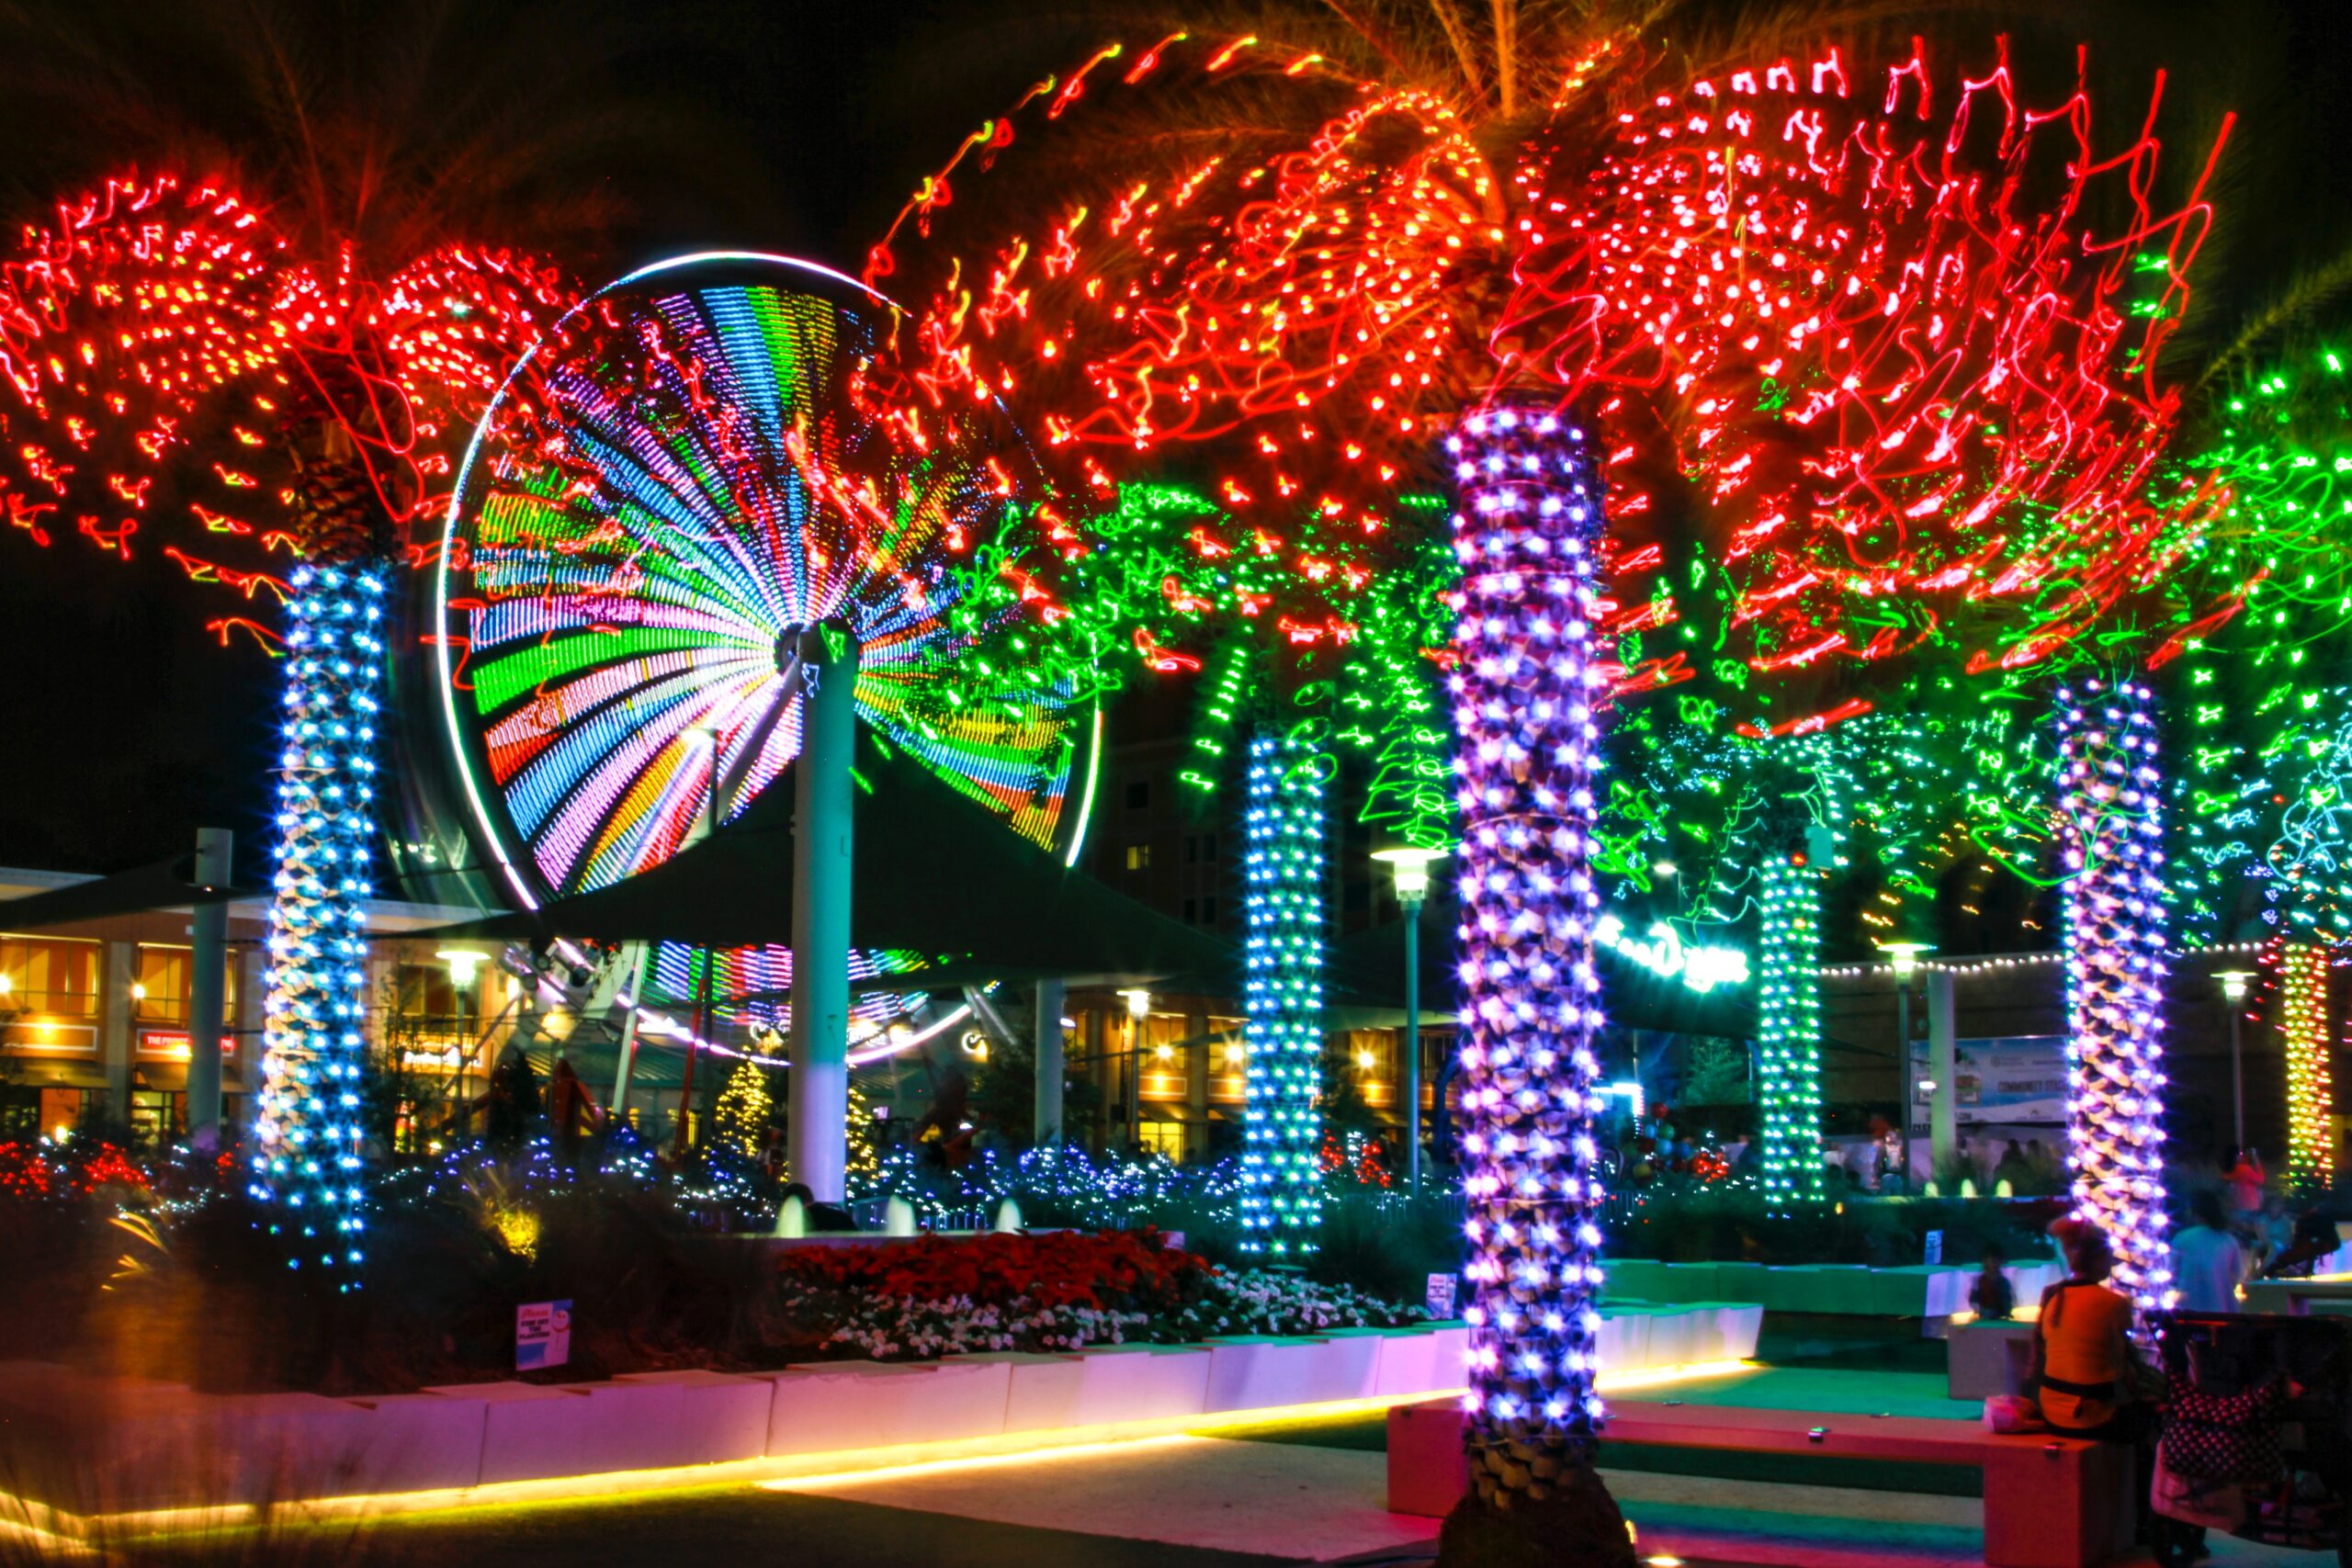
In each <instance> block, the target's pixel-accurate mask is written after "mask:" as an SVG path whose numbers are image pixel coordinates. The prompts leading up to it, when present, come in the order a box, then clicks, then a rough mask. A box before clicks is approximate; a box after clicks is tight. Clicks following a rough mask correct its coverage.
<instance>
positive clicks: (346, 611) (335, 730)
mask: <svg viewBox="0 0 2352 1568" xmlns="http://www.w3.org/2000/svg"><path fill="white" fill-rule="evenodd" d="M385 579H386V572H385V570H384V569H383V568H381V567H380V566H371V565H368V564H360V565H356V566H355V565H316V566H313V565H305V566H301V567H298V568H296V569H295V570H294V573H293V576H292V579H291V587H292V590H293V596H292V597H291V598H290V599H289V600H288V602H287V633H286V645H287V660H286V718H285V728H284V731H283V736H282V741H281V746H280V750H279V756H278V775H277V776H278V785H277V870H276V872H275V874H273V876H272V879H271V887H272V894H271V898H270V907H269V940H268V953H267V961H266V967H265V972H264V981H263V983H264V986H265V987H266V990H265V993H264V996H263V1001H262V1027H263V1037H262V1043H263V1053H264V1054H263V1057H262V1072H263V1081H262V1085H261V1093H260V1114H259V1115H258V1116H257V1117H256V1118H255V1124H254V1141H255V1144H256V1149H255V1152H254V1156H253V1169H254V1181H253V1183H252V1191H253V1195H254V1199H255V1200H256V1201H260V1202H262V1203H264V1204H266V1205H267V1212H268V1221H267V1224H268V1225H269V1228H270V1230H271V1232H272V1234H274V1235H279V1236H281V1237H283V1238H284V1239H285V1240H286V1242H287V1244H288V1245H287V1263H288V1266H289V1267H292V1268H297V1269H302V1268H311V1269H320V1270H322V1271H325V1272H326V1273H328V1274H329V1275H330V1276H331V1277H334V1278H335V1280H336V1281H337V1284H338V1286H339V1287H340V1288H342V1289H345V1290H348V1289H350V1288H352V1287H353V1286H354V1285H356V1283H357V1278H358V1272H359V1269H360V1267H361V1265H362V1264H363V1263H364V1262H365V1261H366V1256H367V1255H366V1251H365V1247H364V1245H363V1233H364V1231H365V1229H366V1225H367V1221H366V1216H365V1213H364V1189H363V1185H362V1184H363V1177H362V1173H361V1168H362V1163H363V1162H362V1159H361V1156H360V1140H361V1137H362V1135H363V1132H362V1125H361V1118H360V1112H361V1105H360V1092H359V1091H360V1081H359V1079H360V1071H361V1068H362V1066H363V1065H364V1063H365V1060H366V1055H367V1033H366V1030H367V1021H368V995H367V983H368V913H367V900H368V897H370V896H371V895H372V894H373V892H374V885H373V883H372V881H371V880H370V873H369V868H368V845H369V843H370V842H371V840H373V838H374V833H375V814H374V810H375V800H376V760H375V752H376V729H377V723H378V719H379V711H380V710H379V697H378V691H379V686H380V682H381V681H382V677H383V668H384V643H383V626H382V618H383V597H384V588H385Z"/></svg>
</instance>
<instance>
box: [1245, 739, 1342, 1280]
mask: <svg viewBox="0 0 2352 1568" xmlns="http://www.w3.org/2000/svg"><path fill="white" fill-rule="evenodd" d="M1323 789H1324V779H1323V773H1322V769H1321V767H1320V766H1319V763H1318V760H1317V757H1316V755H1315V749H1314V747H1313V746H1312V745H1311V744H1310V743H1309V741H1308V740H1307V739H1306V737H1304V736H1302V735H1300V734H1297V733H1295V732H1293V731H1283V732H1279V733H1272V734H1266V733H1261V734H1259V735H1256V736H1253V737H1252V738H1251V739H1250V773H1249V805H1248V807H1247V809H1246V811H1245V813H1244V816H1243V826H1244V838H1245V849H1244V852H1245V855H1246V860H1245V862H1244V865H1243V874H1244V876H1245V878H1246V881H1247V884H1248V894H1249V897H1248V921H1249V927H1248V935H1247V939H1246V942H1245V944H1244V946H1243V949H1242V976H1243V1002H1244V1005H1245V1008H1246V1010H1247V1017H1246V1020H1245V1021H1244V1025H1243V1029H1244V1038H1245V1040H1246V1041H1247V1043H1248V1048H1249V1064H1250V1065H1249V1077H1248V1083H1247V1089H1246V1091H1245V1095H1246V1099H1245V1105H1244V1111H1245V1118H1244V1122H1243V1128H1242V1137H1243V1144H1242V1155H1241V1178H1242V1189H1241V1208H1240V1213H1241V1248H1242V1250H1243V1251H1244V1252H1247V1253H1250V1254H1252V1255H1258V1256H1265V1257H1270V1258H1299V1257H1304V1256H1306V1255H1308V1254H1310V1253H1312V1252H1314V1251H1315V1250H1316V1247H1317V1232H1318V1230H1319V1228H1320V1226H1321V1224H1322V1218H1323V1200H1322V1171H1321V1167H1320V1164H1319V1161H1318V1152H1319V1150H1320V1147H1321V1145H1322V1115H1321V1112H1320V1111H1319V1110H1318V1109H1317V1100H1318V1098H1319V1097H1320V1095H1321V1092H1322V1087H1323V1078H1322V1071H1323V878H1324V861H1323V813H1324V805H1323Z"/></svg>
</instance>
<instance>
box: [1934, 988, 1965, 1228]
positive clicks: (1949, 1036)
mask: <svg viewBox="0 0 2352 1568" xmlns="http://www.w3.org/2000/svg"><path fill="white" fill-rule="evenodd" d="M1953 1013H1954V1009H1953V1003H1952V973H1951V970H1949V969H1931V970H1929V971H1928V1073H1929V1074H1930V1075H1931V1076H1932V1077H1934V1079H1935V1083H1936V1091H1935V1093H1933V1094H1931V1095H1929V1096H1928V1151H1929V1159H1930V1163H1929V1165H1928V1171H1929V1173H1930V1174H1933V1172H1934V1171H1935V1169H1936V1168H1937V1167H1939V1166H1943V1165H1947V1164H1949V1163H1950V1162H1951V1161H1952V1160H1953V1159H1955V1158H1957V1157H1958V1156H1959V1154H1960V1083H1959V1077H1960V1055H1959V1048H1958V1046H1957V1045H1956V1044H1955V1043H1954V1042H1953V1034H1954V1032H1955V1026H1954V1021H1953ZM1953 1190H1955V1191H1957V1190H1958V1188H1957V1187H1955V1188H1954V1189H1953Z"/></svg>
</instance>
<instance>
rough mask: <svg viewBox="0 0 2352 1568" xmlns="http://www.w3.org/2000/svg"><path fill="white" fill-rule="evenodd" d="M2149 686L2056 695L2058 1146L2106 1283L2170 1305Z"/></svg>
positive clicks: (2099, 682) (2092, 683)
mask: <svg viewBox="0 0 2352 1568" xmlns="http://www.w3.org/2000/svg"><path fill="white" fill-rule="evenodd" d="M2152 707H2153V698H2152V697H2151V694H2150V693H2149V691H2148V688H2147V687H2145V686H2143V685H2139V684H2137V683H2135V682H2131V681H2129V680H2122V681H2110V680H2107V679H2102V678H2099V677H2096V676H2093V677H2085V678H2079V679H2077V680H2075V681H2074V682H2069V683H2068V684H2067V685H2065V686H2062V687H2061V688H2060V689H2059V691H2058V694H2057V698H2056V718H2057V732H2058V736H2059V742H2058V753H2059V765H2060V770H2061V772H2060V777H2059V784H2060V788H2061V789H2062V791H2063V792H2064V793H2063V795H2062V797H2061V800H2060V805H2059V815H2060V828H2059V838H2060V843H2061V845H2062V847H2063V848H2062V854H2063V863H2064V869H2065V872H2066V882H2065V911H2066V912H2065V938H2066V1140H2067V1165H2068V1168H2070V1170H2071V1171H2072V1173H2073V1195H2074V1202H2075V1213H2077V1214H2078V1215H2080V1216H2082V1217H2083V1218H2086V1219H2088V1220H2090V1221H2092V1222H2093V1223H2094V1224H2098V1227H2099V1228H2100V1229H2101V1230H2102V1231H2104V1232H2105V1233H2106V1235H2107V1239H2108V1241H2109V1245H2110V1246H2111V1247H2112V1248H2113V1250H2114V1253H2115V1258H2116V1268H2115V1279H2116V1283H2117V1285H2118V1287H2119V1288H2120V1289H2121V1290H2122V1291H2123V1292H2125V1293H2126V1294H2128V1295H2129V1296H2130V1297H2131V1300H2132V1302H2133V1303H2134V1304H2135V1305H2136V1306H2137V1307H2138V1308H2139V1309H2140V1310H2141V1311H2143V1312H2147V1311H2153V1310H2156V1309H2159V1308H2163V1307H2166V1306H2169V1305H2170V1304H2171V1303H2172V1299H2173V1291H2172V1288H2171V1281H2172V1267H2171V1263H2170V1259H2169V1256H2168V1252H2167V1247H2166V1243H2165V1207H2164V1135H2165V1134H2164V1091H2165V1076H2164V1033H2163V1032H2164V982H2165V913H2164V911H2165V876H2164V866H2165V854H2164V845H2163V822H2162V818H2163V810H2162V805H2161V801H2162V795H2163V789H2164V779H2163V775H2162V773H2160V772H2159V771H2158V768H2157V762H2156V726H2155V718H2154V714H2153V712H2152Z"/></svg>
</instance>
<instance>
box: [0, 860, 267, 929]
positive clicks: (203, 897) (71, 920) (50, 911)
mask: <svg viewBox="0 0 2352 1568" xmlns="http://www.w3.org/2000/svg"><path fill="white" fill-rule="evenodd" d="M249 892H250V890H249V889H246V888H243V887H231V886H225V885H223V886H209V885H205V884H200V883H198V881H197V880H196V855H195V852H193V851H191V852H188V853H187V854H183V855H175V856H174V857H173V858H171V859H170V860H159V861H157V862H155V863H153V864H152V865H142V866H140V867H138V868H137V869H136V870H132V871H124V872H118V873H116V874H114V875H112V876H99V877H93V878H92V879H91V880H89V881H87V882H76V883H74V885H73V886H68V887H53V888H51V889H50V891H48V892H46V893H31V894H28V895H26V896H25V897H21V898H7V899H0V928H5V929H6V930H8V931H39V930H41V929H42V928H44V927H48V926H70V925H74V924H77V923H79V922H81V921H83V920H110V919H116V918H118V917H119V916H122V915H141V914H145V913H147V912H148V911H149V910H152V909H185V908H194V907H195V906H197V905H198V904H226V903H228V902H229V901H230V900H231V899H232V898H243V897H248V896H249Z"/></svg>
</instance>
